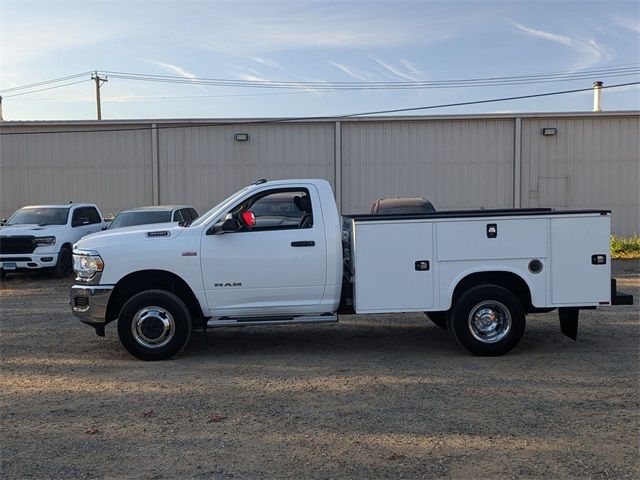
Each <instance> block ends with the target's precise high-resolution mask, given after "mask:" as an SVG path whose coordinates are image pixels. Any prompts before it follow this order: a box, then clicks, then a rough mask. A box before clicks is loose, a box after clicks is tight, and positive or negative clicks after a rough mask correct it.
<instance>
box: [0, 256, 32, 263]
mask: <svg viewBox="0 0 640 480" xmlns="http://www.w3.org/2000/svg"><path fill="white" fill-rule="evenodd" d="M30 261H31V257H0V262H30Z"/></svg>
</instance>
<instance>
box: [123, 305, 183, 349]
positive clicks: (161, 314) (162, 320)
mask: <svg viewBox="0 0 640 480" xmlns="http://www.w3.org/2000/svg"><path fill="white" fill-rule="evenodd" d="M131 333H132V335H133V338H134V339H135V340H136V342H138V343H139V344H140V345H142V346H143V347H145V348H162V347H164V346H165V345H167V344H168V343H169V342H170V341H171V339H172V338H173V336H174V335H175V333H176V322H175V321H174V319H173V316H172V315H171V314H170V313H169V312H168V311H167V310H165V309H164V308H162V307H145V308H143V309H141V310H139V311H138V313H136V314H135V315H134V317H133V320H132V322H131Z"/></svg>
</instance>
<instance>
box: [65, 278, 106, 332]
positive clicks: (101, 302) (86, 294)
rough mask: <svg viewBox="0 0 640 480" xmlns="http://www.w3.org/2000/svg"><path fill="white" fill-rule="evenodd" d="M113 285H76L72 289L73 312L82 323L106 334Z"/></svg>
mask: <svg viewBox="0 0 640 480" xmlns="http://www.w3.org/2000/svg"><path fill="white" fill-rule="evenodd" d="M112 291H113V285H74V286H72V287H71V293H70V296H71V311H72V312H73V314H74V315H75V316H76V317H78V318H79V319H80V321H81V322H82V323H86V324H87V325H91V326H92V327H95V329H96V332H97V333H98V335H100V334H104V326H105V324H106V323H107V320H106V314H107V305H108V304H109V297H110V296H111V292H112Z"/></svg>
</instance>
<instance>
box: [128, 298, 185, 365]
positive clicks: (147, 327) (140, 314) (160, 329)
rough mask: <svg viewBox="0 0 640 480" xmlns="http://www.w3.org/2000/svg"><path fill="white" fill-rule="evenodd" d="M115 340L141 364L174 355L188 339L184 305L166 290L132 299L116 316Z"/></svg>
mask: <svg viewBox="0 0 640 480" xmlns="http://www.w3.org/2000/svg"><path fill="white" fill-rule="evenodd" d="M118 336H119V337H120V342H121V343H122V345H123V346H124V348H126V349H127V351H128V352H129V353H130V354H131V355H133V356H134V357H137V358H139V359H141V360H166V359H168V358H171V357H173V356H174V355H177V354H178V353H180V352H181V351H182V349H183V348H184V347H185V346H186V344H187V342H188V341H189V338H190V337H191V314H190V313H189V309H188V308H187V306H186V305H185V304H184V302H183V301H182V300H181V299H180V297H178V296H177V295H174V294H173V293H171V292H167V291H165V290H146V291H144V292H141V293H138V294H137V295H134V296H133V297H131V298H130V299H129V300H128V301H127V303H125V304H124V306H123V307H122V310H121V311H120V315H119V316H118Z"/></svg>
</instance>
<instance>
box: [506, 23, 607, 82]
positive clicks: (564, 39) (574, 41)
mask: <svg viewBox="0 0 640 480" xmlns="http://www.w3.org/2000/svg"><path fill="white" fill-rule="evenodd" d="M511 24H512V25H513V26H514V27H516V28H517V29H518V30H520V31H522V32H524V33H526V34H528V35H532V36H534V37H537V38H541V39H543V40H548V41H550V42H554V43H558V44H560V45H564V46H567V47H570V48H572V49H574V50H575V51H576V52H578V54H580V55H581V58H579V59H578V60H577V62H576V63H575V64H574V65H573V67H572V68H573V69H576V70H580V69H583V68H587V67H590V66H592V65H594V64H596V63H598V62H601V61H603V60H611V59H612V58H613V52H612V51H611V49H610V48H609V47H607V46H606V45H604V44H602V43H600V42H598V41H597V40H595V39H580V38H573V37H569V36H567V35H561V34H557V33H551V32H545V31H544V30H537V29H535V28H530V27H527V26H525V25H522V24H521V23H518V22H513V21H512V22H511Z"/></svg>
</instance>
